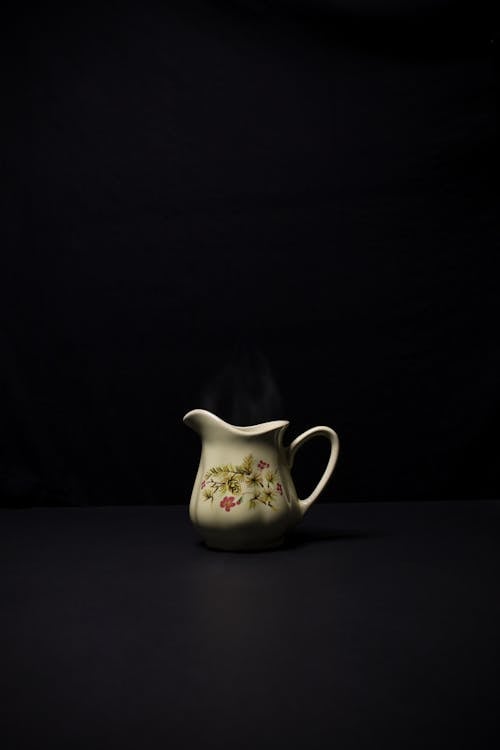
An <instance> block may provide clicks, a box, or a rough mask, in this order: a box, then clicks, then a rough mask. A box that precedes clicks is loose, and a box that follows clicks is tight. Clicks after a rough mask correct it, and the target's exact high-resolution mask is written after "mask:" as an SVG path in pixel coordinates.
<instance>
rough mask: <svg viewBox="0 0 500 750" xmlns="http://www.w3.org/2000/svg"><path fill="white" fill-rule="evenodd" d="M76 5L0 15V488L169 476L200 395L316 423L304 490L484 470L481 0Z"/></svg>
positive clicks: (189, 467) (193, 460) (493, 234)
mask: <svg viewBox="0 0 500 750" xmlns="http://www.w3.org/2000/svg"><path fill="white" fill-rule="evenodd" d="M70 5H71V4H70ZM162 5H163V6H164V7H162ZM18 7H19V6H18ZM89 7H90V6H89V5H88V4H87V5H86V6H85V9H77V8H75V7H72V8H65V9H64V10H59V11H56V10H50V9H49V8H48V6H47V5H44V7H43V9H42V10H40V9H38V10H33V9H31V10H29V9H27V7H26V6H23V8H22V10H21V9H18V10H17V11H12V12H11V14H10V17H9V18H8V19H6V22H5V23H4V24H3V30H2V37H3V43H2V55H3V58H4V64H3V69H4V72H6V73H7V77H6V78H7V80H6V81H5V83H4V87H3V125H4V133H5V137H4V139H3V142H4V147H5V148H4V158H3V172H4V180H3V182H4V187H6V188H7V189H6V190H5V191H4V197H5V200H4V207H5V208H6V211H5V213H4V220H3V222H2V223H3V234H4V242H3V247H4V251H3V253H2V273H1V282H0V286H1V289H0V291H1V302H0V305H1V339H0V355H1V367H0V386H1V391H0V488H1V493H2V501H3V503H4V504H6V505H12V506H24V505H39V504H81V503H82V504H85V503H89V504H105V503H113V504H114V503H171V502H184V501H185V502H187V500H188V498H189V493H190V489H191V484H192V481H193V479H194V473H195V469H196V465H197V458H198V445H197V438H196V436H195V435H194V434H192V433H190V432H188V431H187V430H186V428H185V427H184V426H183V425H182V421H181V418H182V416H183V414H184V412H186V411H188V410H189V409H191V408H194V407H197V406H200V405H206V406H212V407H213V408H216V409H217V410H218V412H220V415H221V416H223V417H226V418H227V419H229V420H233V421H248V420H254V419H261V418H262V419H266V418H268V417H280V418H288V419H290V421H291V425H290V428H289V432H290V435H289V437H290V439H291V438H292V437H293V436H294V435H296V434H297V433H298V432H299V431H302V430H303V429H306V428H307V427H310V426H312V425H314V424H321V423H323V424H330V425H332V426H333V427H335V429H336V430H337V431H338V433H339V435H340V438H341V445H342V448H341V458H340V460H339V464H338V468H337V470H336V474H335V478H334V480H333V481H332V484H331V485H330V487H329V490H328V492H326V493H325V497H324V500H349V499H366V500H371V499H388V500H398V499H400V498H405V499H449V498H468V497H482V498H490V497H495V496H498V495H499V490H500V471H499V465H500V464H499V459H498V456H499V451H500V445H499V442H500V441H499V434H500V393H499V391H500V388H499V376H500V345H499V341H498V334H497V320H498V314H499V312H500V310H499V307H500V302H499V298H498V288H497V287H498V271H499V260H498V244H497V237H498V235H497V216H496V214H497V194H496V174H497V170H498V155H497V151H496V148H497V146H496V128H497V122H496V119H495V107H496V102H495V99H496V88H497V73H498V69H497V65H496V56H497V46H496V38H495V24H494V19H492V18H491V17H490V16H489V15H488V12H487V10H486V9H487V5H486V4H484V6H482V5H481V4H480V3H475V4H474V6H473V11H472V10H471V8H470V4H469V6H468V7H467V8H465V5H463V6H462V5H459V4H457V3H452V2H444V0H441V2H430V1H429V2H424V1H423V0H421V1H420V2H412V3H409V4H408V5H407V7H406V6H405V4H402V3H400V2H395V1H394V2H388V0H378V2H374V3H368V2H361V1H360V0H357V1H356V2H354V1H353V0H351V1H350V2H347V0H346V1H345V2H340V1H337V0H330V2H326V0H325V2H322V3H320V2H311V3H306V2H305V1H304V2H303V3H302V4H301V3H299V2H295V3H294V2H285V1H284V0H281V2H278V1H275V2H267V3H265V2H208V0H207V1H206V2H190V0H186V1H185V2H179V3H173V2H169V3H165V4H152V3H147V2H146V3H140V4H139V3H138V4H137V5H133V4H126V3H116V4H115V5H114V6H113V5H106V7H105V9H104V7H101V8H100V10H99V11H91V10H90V9H89ZM325 450H326V446H323V445H322V444H321V443H320V442H319V441H318V444H317V445H315V444H314V443H313V444H312V445H311V446H308V447H306V448H305V449H304V455H303V456H302V458H301V459H298V462H297V466H296V474H295V476H296V481H297V485H298V488H299V490H300V491H301V492H305V491H307V489H308V488H309V487H310V486H311V485H312V484H313V482H314V477H315V475H316V474H317V473H318V472H319V470H320V464H321V462H322V461H324V460H325Z"/></svg>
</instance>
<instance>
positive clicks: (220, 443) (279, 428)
mask: <svg viewBox="0 0 500 750" xmlns="http://www.w3.org/2000/svg"><path fill="white" fill-rule="evenodd" d="M184 423H185V424H186V425H188V426H189V427H191V428H192V429H193V430H195V432H197V433H198V434H199V435H200V437H201V441H202V448H201V458H200V464H199V467H198V473H197V476H196V480H195V483H194V487H193V492H192V495H191V502H190V506H189V515H190V518H191V521H192V522H193V524H194V526H195V527H196V529H197V530H198V532H199V534H200V535H201V537H202V538H203V539H204V541H205V543H206V544H207V546H208V547H212V548H215V549H223V550H256V549H266V548H269V547H275V546H278V545H280V544H282V542H283V540H284V536H285V533H286V532H287V531H288V530H289V529H291V528H292V527H293V526H294V525H295V524H296V523H297V522H298V521H299V520H300V519H301V518H302V517H303V515H304V513H305V512H306V511H307V510H308V509H309V508H310V507H311V505H312V504H313V502H314V501H315V500H316V498H317V497H318V496H319V494H320V493H321V492H322V490H323V489H324V488H325V486H326V483H327V482H328V480H329V478H330V476H331V474H332V472H333V469H334V467H335V464H336V461H337V457H338V451H339V440H338V437H337V433H336V432H335V431H334V430H332V429H331V428H330V427H324V426H321V427H312V428H311V429H310V430H307V431H306V432H304V433H302V434H301V435H299V436H298V437H296V438H295V440H293V441H292V443H290V445H288V446H286V445H284V443H283V439H284V434H285V431H286V428H287V427H288V424H289V422H287V421H283V420H276V421H272V422H264V423H262V424H256V425H252V426H249V427H239V426H236V425H232V424H228V423H227V422H224V420H222V419H220V418H219V417H217V416H215V414H212V413H211V412H209V411H206V410H205V409H194V410H193V411H190V412H188V413H187V414H186V415H185V416H184ZM316 436H322V437H326V438H327V439H328V440H329V441H330V457H329V460H328V463H327V466H326V469H325V470H324V472H323V476H322V477H321V479H320V480H319V482H318V484H317V485H316V488H315V489H314V490H313V492H312V493H311V494H310V495H309V497H306V498H305V499H303V500H301V499H299V498H298V497H297V492H296V490H295V487H294V484H293V480H292V475H291V468H292V466H293V461H294V458H295V455H296V453H297V450H298V449H299V448H300V446H301V445H303V444H304V443H305V442H306V441H308V440H310V439H311V438H313V437H316Z"/></svg>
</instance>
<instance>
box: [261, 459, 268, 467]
mask: <svg viewBox="0 0 500 750" xmlns="http://www.w3.org/2000/svg"><path fill="white" fill-rule="evenodd" d="M268 466H269V464H268V463H267V461H263V460H262V459H261V460H260V461H259V469H267V467H268Z"/></svg>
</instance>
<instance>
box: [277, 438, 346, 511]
mask: <svg viewBox="0 0 500 750" xmlns="http://www.w3.org/2000/svg"><path fill="white" fill-rule="evenodd" d="M316 436H323V437H326V438H328V440H329V441H330V446H331V447H330V458H329V459H328V463H327V465H326V469H325V470H324V472H323V476H322V477H321V479H320V480H319V482H318V484H317V485H316V487H315V488H314V490H313V491H312V492H311V494H310V495H309V497H306V498H305V499H304V500H300V499H299V508H300V512H301V514H302V516H303V515H304V513H305V512H306V511H307V510H309V508H310V507H311V505H312V504H313V502H314V501H315V500H316V499H317V498H318V496H319V495H320V494H321V493H322V492H323V490H324V489H325V487H326V484H327V482H328V480H329V479H330V477H331V475H332V472H333V470H334V468H335V464H336V463H337V458H338V455H339V438H338V435H337V433H336V432H335V430H332V428H331V427H324V426H321V427H311V429H310V430H306V431H305V432H303V433H302V434H301V435H299V436H298V437H296V438H295V440H293V441H292V442H291V443H290V446H289V458H288V461H289V466H290V469H291V468H292V466H293V462H294V459H295V454H296V453H297V451H298V449H299V448H300V446H301V445H304V443H307V441H308V440H310V439H311V438H313V437H316Z"/></svg>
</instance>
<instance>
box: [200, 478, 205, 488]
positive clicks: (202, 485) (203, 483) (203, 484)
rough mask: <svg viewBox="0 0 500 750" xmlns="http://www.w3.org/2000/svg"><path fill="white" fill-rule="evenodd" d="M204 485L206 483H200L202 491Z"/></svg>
mask: <svg viewBox="0 0 500 750" xmlns="http://www.w3.org/2000/svg"><path fill="white" fill-rule="evenodd" d="M205 485H206V482H205V480H203V482H202V483H201V489H203V488H204V486H205Z"/></svg>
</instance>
